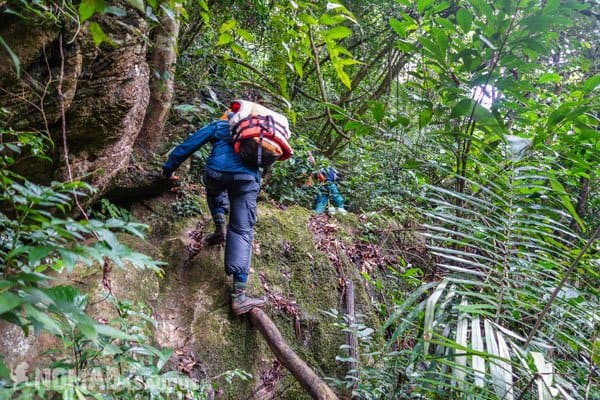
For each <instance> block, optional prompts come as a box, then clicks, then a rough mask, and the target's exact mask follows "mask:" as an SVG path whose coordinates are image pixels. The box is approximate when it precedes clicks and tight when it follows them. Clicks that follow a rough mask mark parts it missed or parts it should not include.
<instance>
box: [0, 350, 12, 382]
mask: <svg viewBox="0 0 600 400" xmlns="http://www.w3.org/2000/svg"><path fill="white" fill-rule="evenodd" d="M0 378H2V379H4V380H7V381H10V370H9V369H8V367H7V366H6V365H4V357H2V356H0Z"/></svg>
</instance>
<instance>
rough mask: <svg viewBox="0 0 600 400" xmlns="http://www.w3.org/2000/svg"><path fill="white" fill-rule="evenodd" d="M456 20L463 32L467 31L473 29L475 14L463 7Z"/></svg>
mask: <svg viewBox="0 0 600 400" xmlns="http://www.w3.org/2000/svg"><path fill="white" fill-rule="evenodd" d="M456 21H457V22H458V25H460V28H461V29H462V30H463V32H465V33H467V32H469V31H470V30H471V23H472V22H473V15H471V13H470V12H469V11H467V10H465V9H464V8H461V9H460V10H458V12H457V13H456Z"/></svg>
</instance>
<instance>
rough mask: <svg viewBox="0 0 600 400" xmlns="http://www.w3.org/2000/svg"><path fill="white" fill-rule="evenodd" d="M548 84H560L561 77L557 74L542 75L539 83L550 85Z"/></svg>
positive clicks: (547, 73)
mask: <svg viewBox="0 0 600 400" xmlns="http://www.w3.org/2000/svg"><path fill="white" fill-rule="evenodd" d="M548 82H553V83H559V82H560V75H559V74H557V73H555V72H546V73H544V74H542V76H540V79H538V83H548Z"/></svg>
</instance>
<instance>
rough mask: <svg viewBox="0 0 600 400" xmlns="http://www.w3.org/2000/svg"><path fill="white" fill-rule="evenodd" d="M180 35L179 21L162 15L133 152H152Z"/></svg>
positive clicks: (167, 107)
mask: <svg viewBox="0 0 600 400" xmlns="http://www.w3.org/2000/svg"><path fill="white" fill-rule="evenodd" d="M178 36H179V20H178V19H177V18H176V17H175V18H171V17H170V16H169V15H168V14H166V13H165V14H163V16H162V18H161V25H160V26H159V27H158V28H157V31H156V34H155V35H154V40H153V42H154V50H153V51H152V58H151V61H150V68H151V69H152V72H151V74H150V102H149V104H148V108H147V109H146V116H145V118H144V124H143V126H142V130H141V132H140V134H139V136H138V138H137V141H136V152H137V153H138V155H139V154H140V153H141V152H145V153H148V152H154V151H155V150H156V148H157V146H158V144H159V142H160V139H161V136H162V131H163V129H164V127H165V122H166V121H167V117H168V115H169V111H170V110H171V104H172V101H173V96H174V78H175V63H176V61H177V54H176V52H175V49H176V44H177V37H178Z"/></svg>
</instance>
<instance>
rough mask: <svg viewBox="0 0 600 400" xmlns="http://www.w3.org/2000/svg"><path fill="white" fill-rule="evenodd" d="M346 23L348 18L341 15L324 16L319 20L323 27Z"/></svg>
mask: <svg viewBox="0 0 600 400" xmlns="http://www.w3.org/2000/svg"><path fill="white" fill-rule="evenodd" d="M344 21H346V18H344V16H342V15H339V14H335V15H331V14H323V15H321V17H320V18H319V22H320V23H322V24H323V25H337V24H340V23H342V22H344Z"/></svg>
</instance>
